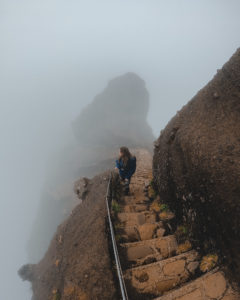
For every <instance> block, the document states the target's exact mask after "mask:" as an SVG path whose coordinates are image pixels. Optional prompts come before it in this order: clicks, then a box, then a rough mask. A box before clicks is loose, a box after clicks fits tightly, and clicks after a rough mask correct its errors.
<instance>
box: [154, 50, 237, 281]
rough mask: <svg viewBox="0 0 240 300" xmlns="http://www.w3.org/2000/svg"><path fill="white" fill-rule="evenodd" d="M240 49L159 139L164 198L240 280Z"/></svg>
mask: <svg viewBox="0 0 240 300" xmlns="http://www.w3.org/2000/svg"><path fill="white" fill-rule="evenodd" d="M239 129H240V49H238V50H237V52H236V53H235V54H234V55H233V57H232V58H231V59H230V60H229V62H228V63H226V64H225V65H224V66H223V68H222V69H221V70H218V72H217V74H216V75H215V77H214V78H213V80H212V81H211V82H210V83H209V84H208V85H207V86H206V87H204V88H203V89H202V90H201V91H200V92H199V93H198V94H197V95H196V96H195V97H194V98H193V99H192V100H191V101H190V102H189V103H188V104H187V105H186V106H184V107H183V108H182V110H181V111H179V112H178V113H177V115H176V116H175V117H174V118H173V119H172V120H171V121H170V122H169V124H168V125H167V127H166V128H165V129H164V130H163V132H162V133H161V135H160V137H159V139H158V140H157V142H156V144H155V150H154V159H153V173H154V180H155V184H156V186H157V188H158V191H159V193H160V196H161V198H162V199H163V200H164V201H165V202H166V203H168V204H169V206H170V208H171V209H172V210H173V211H174V212H175V214H176V215H177V218H178V219H179V220H182V221H183V222H186V223H187V225H188V226H189V228H191V232H192V233H193V236H194V238H195V243H196V245H198V246H200V248H201V249H202V251H206V252H207V251H215V250H214V249H217V251H219V254H220V257H221V259H223V260H224V264H225V265H227V266H228V267H229V268H228V270H229V271H231V273H232V275H233V277H232V278H233V279H234V280H237V282H240V275H239V274H240V272H239V271H240V218H239V216H240V198H239V195H240V194H239V193H240V164H239V162H240V143H239V142H240V130H239Z"/></svg>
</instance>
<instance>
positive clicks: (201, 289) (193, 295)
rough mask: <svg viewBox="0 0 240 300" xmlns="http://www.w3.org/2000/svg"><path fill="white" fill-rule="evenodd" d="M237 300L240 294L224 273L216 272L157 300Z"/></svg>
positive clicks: (156, 299)
mask: <svg viewBox="0 0 240 300" xmlns="http://www.w3.org/2000/svg"><path fill="white" fill-rule="evenodd" d="M212 299H217V300H220V299H221V300H237V299H240V294H239V293H238V292H237V291H234V290H233V289H232V288H231V287H230V286H229V284H228V283H227V281H226V279H225V276H224V274H223V272H221V271H218V270H214V271H212V272H209V273H207V274H206V275H203V276H202V277H199V278H198V279H196V280H194V281H192V282H190V283H187V284H185V285H183V286H182V287H180V288H178V289H176V290H174V291H171V292H168V293H167V294H166V295H164V296H161V297H158V298H155V300H212Z"/></svg>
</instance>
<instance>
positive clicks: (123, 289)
mask: <svg viewBox="0 0 240 300" xmlns="http://www.w3.org/2000/svg"><path fill="white" fill-rule="evenodd" d="M111 183H112V174H111V176H110V178H109V181H108V187H107V195H106V205H107V214H108V222H109V227H110V233H111V239H112V245H113V252H114V258H115V262H116V266H117V274H118V280H119V286H120V290H121V294H122V299H123V300H128V294H127V289H126V285H125V281H124V278H123V272H122V268H121V263H120V258H119V254H118V249H117V243H116V239H115V235H114V230H113V224H112V220H111V212H110V208H109V200H112V194H111V191H110V185H111Z"/></svg>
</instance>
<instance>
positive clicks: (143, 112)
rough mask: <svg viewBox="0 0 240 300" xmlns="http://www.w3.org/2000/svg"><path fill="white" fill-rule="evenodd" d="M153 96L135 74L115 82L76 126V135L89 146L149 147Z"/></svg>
mask: <svg viewBox="0 0 240 300" xmlns="http://www.w3.org/2000/svg"><path fill="white" fill-rule="evenodd" d="M148 107H149V95H148V91H147V89H146V87H145V83H144V81H143V80H142V79H141V78H139V77H138V76H137V75H136V74H134V73H127V74H125V75H123V76H119V77H117V78H115V79H113V80H111V81H110V82H109V84H108V86H107V87H106V88H105V89H104V91H103V92H102V93H100V94H99V95H97V96H96V97H95V98H94V100H93V102H92V103H91V104H89V105H88V106H87V107H86V108H85V109H84V110H83V111H82V113H81V114H80V115H79V117H78V118H77V119H76V121H75V122H74V123H73V129H74V133H75V135H76V137H77V139H78V140H79V141H80V143H81V144H82V145H86V146H98V145H104V146H121V145H126V146H129V147H136V146H146V145H148V144H149V143H152V141H153V139H154V137H153V134H152V130H151V128H150V127H149V125H148V124H147V122H146V118H147V113H148Z"/></svg>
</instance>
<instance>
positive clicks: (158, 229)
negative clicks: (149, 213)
mask: <svg viewBox="0 0 240 300" xmlns="http://www.w3.org/2000/svg"><path fill="white" fill-rule="evenodd" d="M164 231H165V230H164V225H163V223H162V222H156V223H145V224H143V225H135V226H122V238H123V239H124V241H125V242H136V241H145V240H151V239H153V238H155V237H158V236H162V235H163V234H164ZM161 233H162V234H161Z"/></svg>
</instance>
